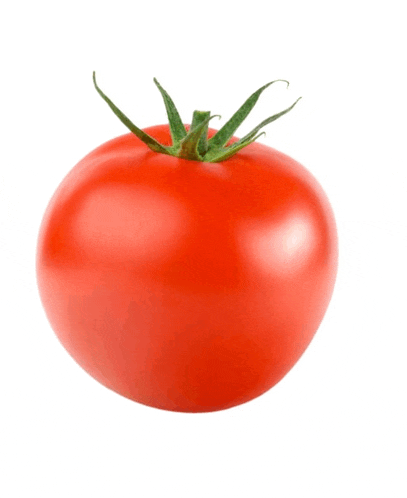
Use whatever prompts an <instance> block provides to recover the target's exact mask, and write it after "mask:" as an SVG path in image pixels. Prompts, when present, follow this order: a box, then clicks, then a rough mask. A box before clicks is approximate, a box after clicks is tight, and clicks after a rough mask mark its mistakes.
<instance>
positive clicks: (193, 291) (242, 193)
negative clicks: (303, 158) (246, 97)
mask: <svg viewBox="0 0 407 498" xmlns="http://www.w3.org/2000/svg"><path fill="white" fill-rule="evenodd" d="M144 131H145V132H146V133H148V135H149V136H151V137H153V138H154V139H156V140H157V141H159V142H160V143H161V144H164V145H165V146H169V145H170V144H171V140H172V138H171V130H170V127H169V125H160V126H155V127H151V128H148V129H146V130H144ZM214 135H215V130H212V129H210V130H209V134H208V137H213V136H214ZM236 141H237V139H236V138H233V139H232V140H231V142H232V143H233V142H234V143H236ZM336 269H337V234H336V227H335V220H334V216H333V213H332V209H331V207H330V204H329V202H328V199H327V197H326V195H325V193H324V192H323V190H322V188H321V186H320V185H319V184H318V182H317V181H316V179H315V178H314V177H313V176H312V175H311V173H309V172H308V171H307V170H306V169H305V168H304V167H303V166H301V165H300V164H299V163H298V162H296V161H295V160H293V159H291V158H290V157H288V156H287V155H285V154H283V153H281V152H278V151H276V150H274V149H272V148H270V147H267V146H265V145H262V144H260V143H257V142H255V143H250V144H249V145H247V147H245V148H244V149H242V150H240V151H239V152H238V153H237V154H235V155H233V156H232V157H230V158H228V159H226V160H224V161H221V162H213V163H210V162H205V161H194V160H189V159H184V158H180V157H174V156H171V155H166V154H162V153H157V152H155V151H153V150H151V149H150V148H149V147H147V146H146V144H145V143H143V142H142V141H141V140H140V139H139V138H138V137H136V136H135V135H134V134H133V133H129V134H126V135H123V136H120V137H118V138H115V139H113V140H111V141H109V142H107V143H105V144H103V145H102V146H100V147H98V148H97V149H95V150H94V151H93V152H91V153H90V154H89V155H87V156H86V157H85V158H84V159H83V160H82V161H80V162H79V163H78V164H77V165H76V166H75V167H74V168H73V169H72V170H71V171H70V172H69V174H68V175H67V176H66V178H65V179H64V180H63V181H62V183H61V184H60V186H59V188H58V189H57V191H56V192H55V194H54V196H53V197H52V199H51V201H50V203H49V205H48V208H47V210H46V213H45V215H44V218H43V221H42V225H41V229H40V234H39V239H38V250H37V278H38V286H39V291H40V296H41V299H42V302H43V305H44V308H45V311H46V314H47V317H48V319H49V321H50V323H51V326H52V328H53V329H54V331H55V333H56V335H57V337H58V338H59V340H60V342H61V343H62V344H63V346H64V347H65V348H66V350H67V351H68V352H69V353H70V355H71V356H72V357H73V358H74V359H75V360H76V362H77V363H78V364H79V365H80V366H81V367H82V368H83V369H84V370H85V371H87V372H88V373H89V374H90V375H91V376H93V377H94V378H95V379H96V380H97V381H99V382H100V383H101V384H103V385H104V386H106V387H107V388H109V389H111V390H113V391H115V392H117V393H119V394H121V395H122V396H125V397H127V398H130V399H132V400H134V401H136V402H139V403H142V404H145V405H148V406H151V407H155V408H160V409H165V410H172V411H180V412H209V411H215V410H222V409H226V408H230V407H233V406H236V405H239V404H242V403H245V402H247V401H249V400H251V399H253V398H255V397H257V396H259V395H261V394H263V393H265V392H266V391H268V390H269V389H270V388H271V387H272V386H274V385H275V384H276V383H277V382H279V381H280V380H281V379H282V378H283V377H284V376H285V375H286V374H287V372H288V371H289V370H290V369H291V368H292V367H293V365H294V364H295V363H296V362H297V361H298V359H299V358H300V357H301V355H302V354H303V353H304V351H305V349H306V348H307V346H308V345H309V343H310V341H311V339H312V338H313V336H314V334H315V332H316V330H317V328H318V327H319V325H320V322H321V320H322V318H323V316H324V313H325V311H326V309H327V306H328V303H329V301H330V298H331V295H332V291H333V287H334V282H335V276H336Z"/></svg>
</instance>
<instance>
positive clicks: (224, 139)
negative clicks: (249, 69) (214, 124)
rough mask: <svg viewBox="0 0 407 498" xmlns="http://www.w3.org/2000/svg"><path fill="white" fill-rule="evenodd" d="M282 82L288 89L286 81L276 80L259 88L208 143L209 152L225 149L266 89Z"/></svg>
mask: <svg viewBox="0 0 407 498" xmlns="http://www.w3.org/2000/svg"><path fill="white" fill-rule="evenodd" d="M279 81H282V82H284V83H287V87H288V85H289V83H288V81H286V80H274V81H270V83H267V84H266V85H264V86H262V87H261V88H259V89H258V90H257V91H256V92H254V93H253V94H252V95H251V96H250V97H249V98H248V99H247V100H246V101H245V103H244V104H243V105H242V106H241V107H240V108H239V109H238V110H237V111H236V112H235V114H233V116H232V117H231V118H230V119H229V121H228V122H227V123H226V124H224V125H223V126H222V128H221V129H220V130H219V131H218V132H216V134H215V135H214V136H213V137H212V138H211V139H209V141H208V150H209V151H211V150H214V149H219V148H220V147H224V146H225V145H226V144H227V143H228V141H229V140H230V139H231V137H232V136H233V134H234V133H235V131H236V130H237V129H238V128H239V126H240V125H241V124H242V123H243V121H244V120H245V119H246V118H247V116H248V115H249V113H250V112H251V110H252V109H253V107H254V106H255V105H256V102H257V101H258V100H259V97H260V95H261V94H262V93H263V92H264V90H265V89H266V88H268V87H269V86H270V85H272V84H273V83H277V82H279Z"/></svg>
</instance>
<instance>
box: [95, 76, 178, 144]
mask: <svg viewBox="0 0 407 498" xmlns="http://www.w3.org/2000/svg"><path fill="white" fill-rule="evenodd" d="M93 83H94V85H95V88H96V90H97V91H98V93H99V95H100V96H101V97H102V99H103V100H104V101H105V102H106V103H107V104H108V106H109V107H110V109H112V111H113V112H114V113H115V114H116V116H117V117H118V118H119V119H120V121H121V122H122V123H123V124H124V125H125V126H127V128H128V129H129V130H130V131H131V132H132V133H134V134H135V135H136V137H138V138H139V139H140V140H142V141H143V142H144V143H145V144H146V145H148V147H150V149H151V150H153V151H154V152H159V153H161V154H171V152H170V150H169V149H168V148H167V147H165V146H164V145H161V144H160V143H159V142H157V140H155V139H154V138H153V137H151V136H150V135H148V133H146V132H144V131H143V130H141V129H140V128H138V127H137V126H136V125H135V124H133V123H132V122H131V121H130V119H129V118H128V117H127V116H126V115H125V114H123V113H122V111H121V110H120V109H119V108H118V107H116V106H115V104H113V102H112V101H111V100H110V99H109V97H108V96H107V95H105V94H104V93H103V92H102V90H101V89H100V88H99V87H98V85H97V83H96V73H95V71H93Z"/></svg>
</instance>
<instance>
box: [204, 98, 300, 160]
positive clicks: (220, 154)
mask: <svg viewBox="0 0 407 498" xmlns="http://www.w3.org/2000/svg"><path fill="white" fill-rule="evenodd" d="M299 100H301V97H300V98H298V99H297V100H296V101H295V102H294V104H292V105H291V106H290V107H288V108H287V109H285V110H284V111H281V112H279V113H277V114H274V115H273V116H270V117H269V118H267V119H265V120H264V121H262V122H261V123H260V124H259V125H258V126H256V128H254V129H253V130H252V131H251V132H250V133H248V134H247V135H245V136H244V137H243V138H241V139H240V140H238V141H237V142H235V143H233V144H232V145H230V146H229V147H226V148H223V149H222V150H219V149H215V150H214V151H213V152H212V154H211V150H209V152H208V153H207V154H206V155H205V158H204V160H205V161H206V162H210V163H216V162H220V161H224V160H225V159H229V157H232V156H233V155H234V154H236V152H239V150H241V149H243V148H244V147H246V146H247V145H249V144H251V143H252V142H254V141H255V140H257V139H258V138H259V137H260V136H261V135H263V134H264V132H263V133H260V134H258V135H257V133H258V132H259V131H260V130H261V129H262V128H263V127H264V126H266V125H268V124H270V123H272V122H273V121H275V120H276V119H278V118H280V117H281V116H284V114H287V112H289V111H291V109H292V108H293V107H294V106H295V105H296V104H297V102H298V101H299Z"/></svg>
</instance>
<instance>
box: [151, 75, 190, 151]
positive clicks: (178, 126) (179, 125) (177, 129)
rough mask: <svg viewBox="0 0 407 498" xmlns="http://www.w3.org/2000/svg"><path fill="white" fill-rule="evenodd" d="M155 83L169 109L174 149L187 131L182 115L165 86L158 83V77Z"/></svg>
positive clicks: (167, 109) (168, 114) (166, 107)
mask: <svg viewBox="0 0 407 498" xmlns="http://www.w3.org/2000/svg"><path fill="white" fill-rule="evenodd" d="M154 83H155V84H156V86H157V88H158V89H159V90H160V93H161V95H162V97H163V100H164V104H165V109H166V111H167V116H168V123H169V125H170V132H171V138H172V146H173V148H174V149H177V148H178V146H179V144H180V142H181V140H182V139H183V138H185V137H186V135H187V131H186V129H185V126H184V124H183V122H182V120H181V116H180V115H179V113H178V110H177V108H176V107H175V104H174V102H173V100H172V98H171V97H170V96H169V95H168V93H167V92H166V91H165V90H164V88H163V87H162V86H161V85H160V84H159V83H158V81H157V80H156V78H154Z"/></svg>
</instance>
